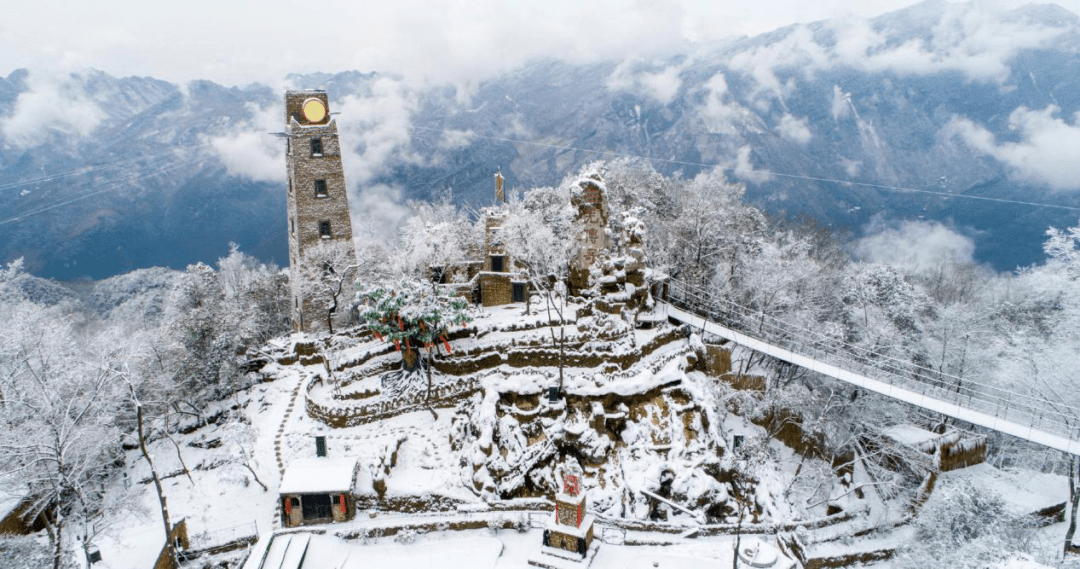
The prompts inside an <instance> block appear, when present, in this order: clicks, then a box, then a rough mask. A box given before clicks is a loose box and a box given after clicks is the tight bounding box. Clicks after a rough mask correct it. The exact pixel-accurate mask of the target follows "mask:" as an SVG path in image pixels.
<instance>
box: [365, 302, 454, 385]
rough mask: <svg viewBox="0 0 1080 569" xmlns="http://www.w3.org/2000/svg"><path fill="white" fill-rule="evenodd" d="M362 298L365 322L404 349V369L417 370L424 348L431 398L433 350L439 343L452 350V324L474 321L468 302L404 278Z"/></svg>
mask: <svg viewBox="0 0 1080 569" xmlns="http://www.w3.org/2000/svg"><path fill="white" fill-rule="evenodd" d="M360 297H361V299H362V301H361V302H362V303H363V306H362V307H361V318H362V319H363V321H364V323H365V324H366V325H367V327H368V329H369V330H371V331H372V332H374V333H375V334H376V336H377V337H378V338H379V339H380V340H385V341H388V342H393V343H394V347H395V348H396V349H397V350H398V351H399V352H401V358H402V362H403V363H404V367H405V371H407V372H411V371H414V370H415V369H416V367H417V364H418V363H419V354H420V350H421V349H422V350H424V353H425V354H426V356H427V365H426V366H425V367H426V368H427V396H428V397H430V396H431V387H432V385H431V384H432V379H431V356H432V353H433V352H435V353H437V352H438V350H439V347H440V346H442V347H443V348H445V349H446V351H447V353H449V352H450V344H449V342H448V341H447V338H446V334H447V333H448V332H449V331H450V328H451V327H452V326H465V325H466V324H468V323H469V322H471V321H472V317H471V316H469V310H470V308H469V303H468V302H466V301H465V300H464V299H462V298H459V297H455V296H450V295H449V294H448V293H445V292H443V291H442V289H440V288H437V287H436V288H435V289H434V290H433V289H432V288H431V287H429V286H425V285H423V284H421V283H419V282H417V281H403V282H401V283H400V284H399V285H398V286H397V287H395V288H393V289H385V288H382V287H375V288H372V289H369V290H364V291H362V292H361V294H360ZM414 351H415V353H414Z"/></svg>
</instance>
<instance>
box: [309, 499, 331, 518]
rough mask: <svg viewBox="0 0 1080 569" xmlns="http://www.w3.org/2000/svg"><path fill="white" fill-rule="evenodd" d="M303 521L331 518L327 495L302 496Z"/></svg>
mask: <svg viewBox="0 0 1080 569" xmlns="http://www.w3.org/2000/svg"><path fill="white" fill-rule="evenodd" d="M303 502H304V519H305V520H321V519H329V518H331V517H333V513H332V512H331V511H330V495H329V494H307V495H305V496H304V499H303Z"/></svg>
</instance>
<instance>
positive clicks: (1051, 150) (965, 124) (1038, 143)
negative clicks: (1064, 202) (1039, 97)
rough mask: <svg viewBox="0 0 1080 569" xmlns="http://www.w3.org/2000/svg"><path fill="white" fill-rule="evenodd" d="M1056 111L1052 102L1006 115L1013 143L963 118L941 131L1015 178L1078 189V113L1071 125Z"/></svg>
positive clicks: (1079, 133) (1079, 136)
mask: <svg viewBox="0 0 1080 569" xmlns="http://www.w3.org/2000/svg"><path fill="white" fill-rule="evenodd" d="M1059 112H1060V109H1059V108H1058V107H1056V106H1054V105H1050V106H1048V107H1046V108H1045V109H1043V110H1041V111H1039V110H1032V109H1029V108H1027V107H1019V108H1017V109H1016V110H1014V111H1013V112H1012V113H1011V114H1010V115H1009V130H1011V131H1013V132H1015V133H1016V134H1017V135H1018V138H1019V140H1018V141H1016V142H1012V141H1006V142H998V140H997V137H996V136H995V135H994V134H993V133H991V132H990V131H989V130H987V129H986V128H985V127H983V126H981V125H978V124H975V123H974V122H973V121H971V120H970V119H968V118H964V117H960V118H955V119H953V120H952V121H951V122H950V123H949V124H948V125H946V127H945V129H944V131H943V132H944V134H945V135H946V136H957V137H959V138H961V139H962V140H963V141H964V142H966V143H967V145H968V146H970V147H971V148H972V149H974V150H976V151H977V152H980V153H982V154H985V155H988V156H992V157H994V158H996V159H997V160H999V161H1001V162H1002V163H1004V164H1006V165H1007V166H1008V167H1009V168H1010V169H1011V170H1012V176H1013V177H1015V178H1018V179H1021V180H1025V181H1029V182H1035V183H1039V184H1045V185H1047V186H1049V187H1050V188H1051V189H1055V190H1077V189H1080V158H1078V157H1080V113H1077V114H1075V115H1073V117H1072V121H1071V124H1070V123H1069V122H1066V121H1065V120H1063V119H1061V118H1058V117H1057V115H1058V113H1059Z"/></svg>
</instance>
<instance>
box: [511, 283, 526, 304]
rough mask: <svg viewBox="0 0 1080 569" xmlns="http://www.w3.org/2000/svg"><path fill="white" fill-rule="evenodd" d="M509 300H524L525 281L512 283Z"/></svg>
mask: <svg viewBox="0 0 1080 569" xmlns="http://www.w3.org/2000/svg"><path fill="white" fill-rule="evenodd" d="M513 286H514V288H513V291H511V294H512V298H511V302H525V283H513Z"/></svg>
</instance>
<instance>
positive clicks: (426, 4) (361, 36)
mask: <svg viewBox="0 0 1080 569" xmlns="http://www.w3.org/2000/svg"><path fill="white" fill-rule="evenodd" d="M995 1H997V2H999V3H1001V2H1004V3H1006V4H1020V3H1022V2H1020V1H1019V0H995ZM911 3H912V2H911V1H910V0H863V1H861V2H851V1H850V0H802V1H796V0H754V1H752V2H751V1H747V0H743V1H741V2H725V1H720V0H637V1H635V0H587V1H583V0H574V1H561V0H559V1H553V0H514V1H509V2H508V1H506V0H472V1H460V0H459V1H442V0H440V1H432V0H393V1H381V0H379V1H373V0H359V1H356V2H351V3H344V2H342V3H340V4H338V3H330V2H317V1H304V2H299V1H296V2H282V1H279V0H258V1H256V0H235V1H222V0H184V1H180V2H177V1H175V0H170V1H168V2H165V1H160V0H80V1H77V2H72V1H71V0H38V1H36V2H10V3H8V5H7V6H6V8H5V10H4V18H2V19H0V73H2V74H3V75H4V76H6V75H7V74H8V73H10V72H11V71H12V70H14V69H17V68H20V67H27V68H30V69H37V70H58V71H66V70H74V69H83V68H87V67H92V68H95V69H99V70H102V71H105V72H108V73H110V74H112V75H117V76H127V75H149V76H153V77H157V78H161V79H166V80H169V81H174V82H185V81H188V80H191V79H210V80H213V81H216V82H219V83H223V84H228V85H243V84H246V83H249V82H252V81H259V82H264V83H267V84H270V85H274V84H276V83H279V82H280V81H281V78H282V77H283V76H284V75H285V74H286V73H289V72H309V71H329V72H336V71H342V70H348V69H357V70H361V71H369V70H381V71H393V72H397V73H402V74H404V75H406V76H407V78H408V79H409V80H410V81H411V82H428V81H438V82H442V81H462V80H464V81H470V80H476V79H479V78H482V77H484V76H486V75H488V74H489V73H492V72H498V71H503V70H506V69H508V68H513V67H516V66H517V65H520V64H521V63H522V62H524V61H525V60H527V59H529V58H532V57H537V56H547V57H556V58H560V59H567V60H571V61H575V62H583V61H595V60H599V59H610V60H618V59H622V58H625V57H627V56H636V55H653V54H657V53H660V54H662V53H666V52H672V51H674V50H680V49H683V48H686V47H687V44H688V43H703V42H711V41H716V40H719V39H723V38H726V37H731V36H738V35H754V34H758V33H762V32H766V31H770V30H773V29H776V28H778V27H781V26H784V25H788V24H792V23H797V22H810V21H814V20H818V19H823V18H829V17H844V16H872V15H876V14H879V13H882V12H887V11H890V10H893V9H897V8H901V7H903V6H906V5H909V4H911ZM1059 3H1061V4H1062V5H1064V6H1065V7H1067V8H1070V9H1072V10H1073V11H1078V8H1080V0H1062V1H1061V2H1059Z"/></svg>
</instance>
